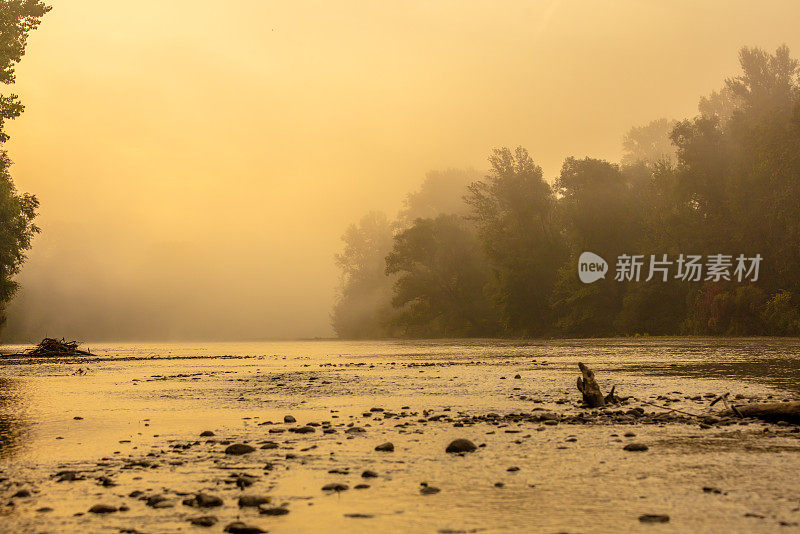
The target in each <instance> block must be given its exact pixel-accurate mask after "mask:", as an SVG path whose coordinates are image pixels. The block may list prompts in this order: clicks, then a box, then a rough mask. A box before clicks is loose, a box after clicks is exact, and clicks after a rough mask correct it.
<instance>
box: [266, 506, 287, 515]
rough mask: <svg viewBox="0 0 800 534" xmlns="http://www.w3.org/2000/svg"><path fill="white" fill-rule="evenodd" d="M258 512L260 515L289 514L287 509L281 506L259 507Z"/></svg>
mask: <svg viewBox="0 0 800 534" xmlns="http://www.w3.org/2000/svg"><path fill="white" fill-rule="evenodd" d="M258 510H259V513H260V514H261V515H286V514H288V513H289V509H288V508H284V507H283V506H260V507H259V508H258Z"/></svg>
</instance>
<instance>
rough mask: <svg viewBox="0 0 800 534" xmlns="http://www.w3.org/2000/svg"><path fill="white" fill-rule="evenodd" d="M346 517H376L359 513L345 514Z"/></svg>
mask: <svg viewBox="0 0 800 534" xmlns="http://www.w3.org/2000/svg"><path fill="white" fill-rule="evenodd" d="M344 516H345V517H352V518H354V519H370V518H373V517H375V516H374V515H372V514H358V513H356V514H344Z"/></svg>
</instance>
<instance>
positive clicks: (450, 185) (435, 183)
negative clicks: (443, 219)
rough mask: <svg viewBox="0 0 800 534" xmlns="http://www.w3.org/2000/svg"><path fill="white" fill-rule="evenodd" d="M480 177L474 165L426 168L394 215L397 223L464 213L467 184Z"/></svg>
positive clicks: (408, 225) (407, 224)
mask: <svg viewBox="0 0 800 534" xmlns="http://www.w3.org/2000/svg"><path fill="white" fill-rule="evenodd" d="M479 178H480V175H479V174H478V172H477V171H475V170H474V169H447V170H444V171H429V172H428V173H426V174H425V181H423V182H422V185H421V186H420V188H419V190H417V191H415V192H413V193H409V194H408V195H406V198H405V200H404V201H403V209H401V210H400V213H398V215H397V220H398V225H399V226H400V227H401V228H408V227H410V226H411V225H412V224H414V221H415V220H416V219H433V218H436V217H437V216H439V215H442V214H448V213H455V214H457V215H466V214H467V212H468V211H469V206H467V205H466V204H465V203H464V195H466V194H467V187H469V184H471V183H472V182H474V181H475V180H477V179H479Z"/></svg>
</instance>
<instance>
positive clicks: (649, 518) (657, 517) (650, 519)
mask: <svg viewBox="0 0 800 534" xmlns="http://www.w3.org/2000/svg"><path fill="white" fill-rule="evenodd" d="M639 521H640V522H641V523H667V522H669V516H668V515H664V514H643V515H640V516H639Z"/></svg>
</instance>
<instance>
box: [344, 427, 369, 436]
mask: <svg viewBox="0 0 800 534" xmlns="http://www.w3.org/2000/svg"><path fill="white" fill-rule="evenodd" d="M363 432H366V430H364V429H363V428H361V427H360V426H352V427H350V428H348V429H347V430H345V433H347V434H361V433H363Z"/></svg>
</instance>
